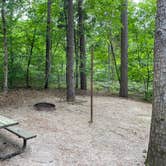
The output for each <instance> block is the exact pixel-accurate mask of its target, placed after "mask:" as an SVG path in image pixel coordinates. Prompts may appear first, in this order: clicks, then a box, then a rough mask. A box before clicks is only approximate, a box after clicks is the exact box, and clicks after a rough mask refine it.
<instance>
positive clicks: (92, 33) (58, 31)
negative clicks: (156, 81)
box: [0, 0, 156, 99]
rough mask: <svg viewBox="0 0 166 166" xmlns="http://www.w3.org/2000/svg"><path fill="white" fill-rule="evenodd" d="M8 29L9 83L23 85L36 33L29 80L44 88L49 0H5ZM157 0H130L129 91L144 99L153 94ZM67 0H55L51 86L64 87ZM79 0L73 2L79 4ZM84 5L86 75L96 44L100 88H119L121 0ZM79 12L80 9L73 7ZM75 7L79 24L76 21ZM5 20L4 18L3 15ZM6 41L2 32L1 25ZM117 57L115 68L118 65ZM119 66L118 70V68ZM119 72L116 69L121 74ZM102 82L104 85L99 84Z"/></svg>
mask: <svg viewBox="0 0 166 166" xmlns="http://www.w3.org/2000/svg"><path fill="white" fill-rule="evenodd" d="M7 2H8V3H7V6H6V10H7V12H6V13H7V33H8V36H7V37H8V51H9V82H10V88H12V87H16V86H25V83H26V71H27V65H28V59H29V56H30V50H31V47H32V40H33V35H34V32H35V41H34V49H33V53H32V57H31V64H30V83H31V86H33V87H42V86H43V84H44V71H45V35H46V14H47V11H46V10H47V6H46V5H47V3H46V1H44V0H32V1H24V0H21V1H20V0H15V1H7ZM155 4H156V2H155V0H145V1H143V2H140V3H138V4H136V3H133V2H132V1H129V6H128V17H129V18H128V19H129V21H128V22H129V24H128V25H129V52H128V53H129V61H128V64H129V73H128V76H129V91H130V93H133V92H134V93H141V94H143V95H144V97H145V98H146V99H149V98H151V96H152V80H153V45H154V44H153V43H154V28H155V12H156V6H155ZM63 7H64V2H63V1H60V0H55V1H53V3H52V11H53V12H52V57H51V59H52V64H51V75H50V80H49V82H50V85H51V87H64V86H65V69H66V28H65V27H66V26H65V14H64V9H63ZM76 8H77V3H76V2H75V9H76ZM84 9H85V11H84V12H85V13H84V14H85V18H86V20H85V25H84V26H85V30H86V31H85V33H86V51H87V75H88V77H89V76H90V74H89V72H90V48H91V46H92V45H94V46H95V67H94V70H95V75H94V79H95V81H96V87H98V89H101V90H102V88H103V85H104V86H107V87H109V90H110V91H112V92H118V90H119V82H118V76H117V75H118V73H119V69H120V31H121V22H120V10H121V1H120V0H109V1H108V0H102V1H101V0H95V1H94V0H87V1H85V3H84ZM75 11H76V10H75ZM77 19H78V18H77V13H76V12H75V21H74V22H75V24H76V23H77V21H78V20H77ZM0 24H1V20H0ZM0 39H1V41H2V32H1V30H0ZM111 43H112V46H113V49H114V54H115V58H114V57H113V56H112V54H111V53H110V54H111V61H110V65H111V73H110V75H111V80H109V79H108V75H109V70H108V66H109V62H108V54H109V49H108V48H109V47H110V44H111ZM2 44H3V43H2V42H1V43H0V66H1V69H0V83H2V82H3V70H2V68H3V50H2ZM115 61H116V65H117V66H116V67H117V68H116V69H115ZM116 70H118V71H116ZM117 72H118V73H117ZM100 87H101V88H100Z"/></svg>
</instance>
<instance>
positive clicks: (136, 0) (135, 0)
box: [133, 0, 142, 3]
mask: <svg viewBox="0 0 166 166" xmlns="http://www.w3.org/2000/svg"><path fill="white" fill-rule="evenodd" d="M133 1H134V2H137V3H138V2H141V1H142V0H133Z"/></svg>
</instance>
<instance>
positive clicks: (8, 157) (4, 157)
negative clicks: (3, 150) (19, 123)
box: [0, 139, 27, 160]
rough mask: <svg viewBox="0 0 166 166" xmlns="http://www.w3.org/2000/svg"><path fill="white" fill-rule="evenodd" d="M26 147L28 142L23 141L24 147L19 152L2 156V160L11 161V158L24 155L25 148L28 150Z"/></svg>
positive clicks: (0, 157)
mask: <svg viewBox="0 0 166 166" xmlns="http://www.w3.org/2000/svg"><path fill="white" fill-rule="evenodd" d="M26 145H27V140H26V139H23V146H22V147H21V148H20V149H19V150H18V151H16V152H13V153H10V154H7V155H3V156H1V155H0V160H6V159H10V158H12V157H14V156H17V155H19V154H21V153H23V152H24V150H25V148H26Z"/></svg>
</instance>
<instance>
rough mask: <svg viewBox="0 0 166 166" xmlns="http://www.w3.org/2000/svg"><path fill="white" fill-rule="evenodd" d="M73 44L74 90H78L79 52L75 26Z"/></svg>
mask: <svg viewBox="0 0 166 166" xmlns="http://www.w3.org/2000/svg"><path fill="white" fill-rule="evenodd" d="M74 43H75V63H76V68H75V77H76V89H78V84H79V52H78V31H77V26H76V27H75V31H74Z"/></svg>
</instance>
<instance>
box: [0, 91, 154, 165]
mask: <svg viewBox="0 0 166 166" xmlns="http://www.w3.org/2000/svg"><path fill="white" fill-rule="evenodd" d="M32 94H33V95H32ZM23 96H24V97H22V98H21V99H22V103H21V104H20V103H17V104H14V105H13V104H12V105H11V106H8V107H4V108H1V109H0V114H2V115H5V116H7V117H11V118H14V119H16V120H18V121H19V122H20V124H21V125H22V126H23V127H24V128H25V129H27V130H30V131H33V133H36V134H37V138H36V139H33V140H31V141H29V143H28V148H27V150H26V152H25V153H23V154H21V155H20V156H17V157H14V158H12V159H10V160H7V161H3V162H2V161H0V165H2V166H143V165H144V160H145V158H144V156H145V153H144V152H145V150H146V149H147V144H148V135H149V126H150V116H151V104H147V103H141V102H136V101H132V100H124V99H120V98H113V97H101V96H100V97H95V108H94V110H95V117H94V119H95V122H94V124H92V125H91V126H89V124H88V121H89V97H80V96H78V97H77V99H78V101H79V102H77V103H75V104H67V103H66V102H59V99H58V98H56V96H54V95H52V94H50V93H45V92H35V91H33V92H28V93H25V94H24V95H23ZM41 101H48V102H52V103H54V104H56V106H57V110H56V111H54V112H37V111H35V110H34V109H33V104H35V103H36V102H41ZM2 132H3V133H4V134H6V132H4V131H2ZM10 136H11V135H10ZM11 137H12V140H14V141H18V139H17V138H15V137H13V136H11Z"/></svg>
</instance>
